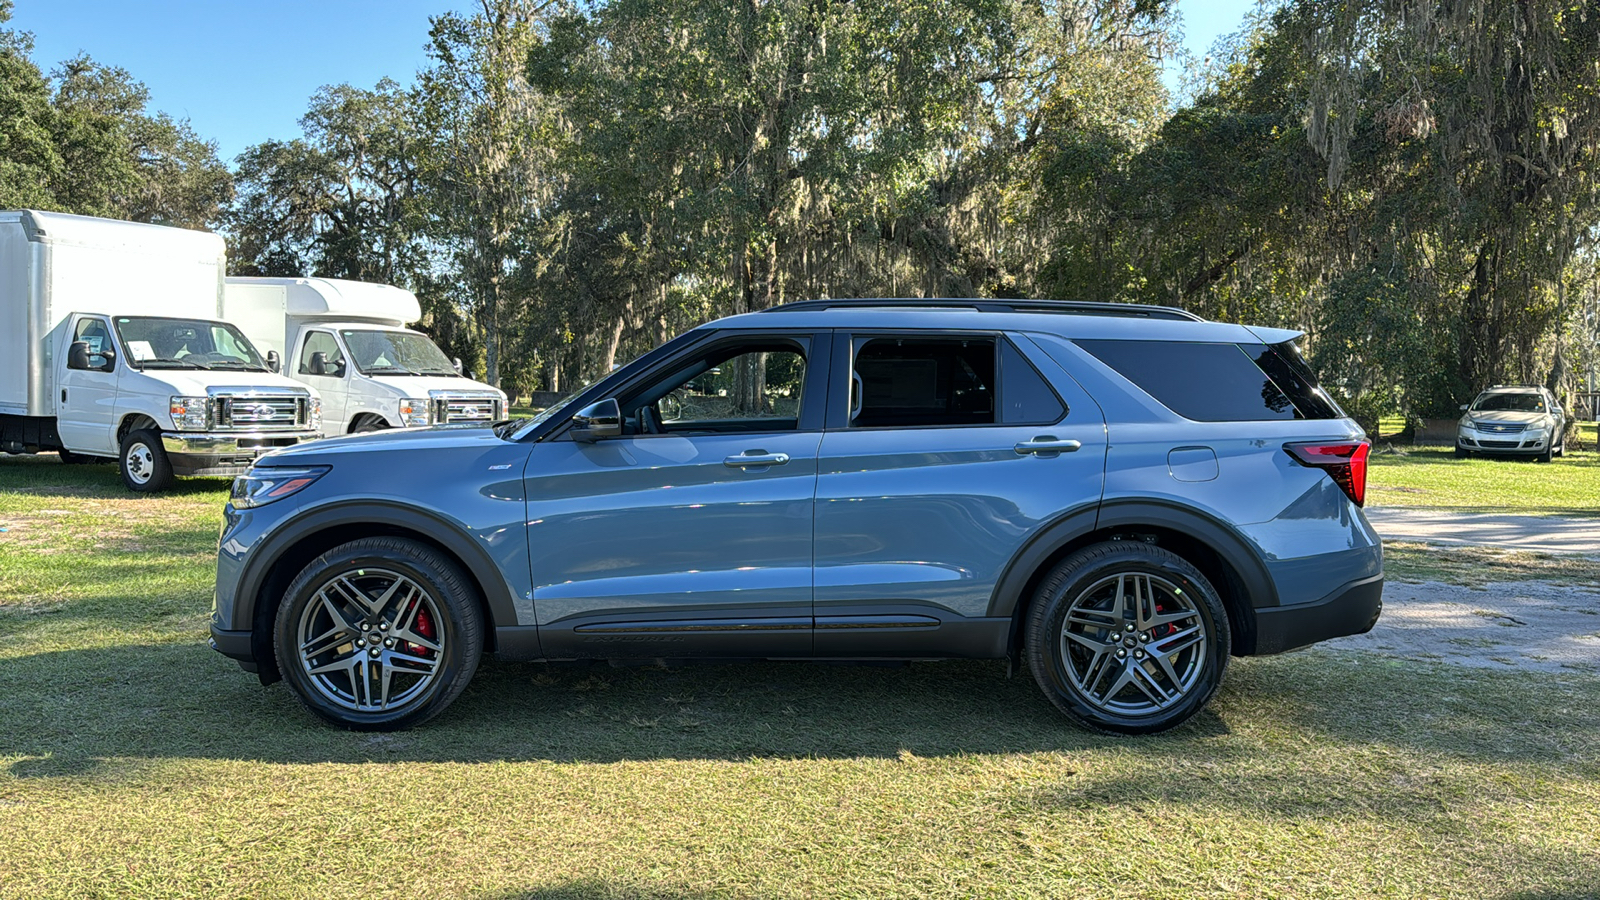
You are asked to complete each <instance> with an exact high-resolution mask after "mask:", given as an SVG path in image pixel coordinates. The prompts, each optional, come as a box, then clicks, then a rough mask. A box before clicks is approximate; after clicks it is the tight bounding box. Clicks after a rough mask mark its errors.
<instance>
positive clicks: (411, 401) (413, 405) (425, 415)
mask: <svg viewBox="0 0 1600 900" xmlns="http://www.w3.org/2000/svg"><path fill="white" fill-rule="evenodd" d="M432 408H433V406H432V404H430V403H429V402H428V401H427V399H426V398H423V397H407V398H405V399H404V400H401V401H400V427H401V428H410V427H413V426H416V425H427V424H430V423H431V421H432V419H433V415H432V413H430V412H429V410H431V409H432Z"/></svg>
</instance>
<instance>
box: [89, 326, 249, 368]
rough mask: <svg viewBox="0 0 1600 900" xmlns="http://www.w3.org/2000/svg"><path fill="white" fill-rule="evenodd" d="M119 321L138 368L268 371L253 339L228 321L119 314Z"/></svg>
mask: <svg viewBox="0 0 1600 900" xmlns="http://www.w3.org/2000/svg"><path fill="white" fill-rule="evenodd" d="M116 324H117V336H118V337H120V338H121V339H122V346H124V347H126V348H127V350H128V356H129V363H130V364H131V365H132V366H133V367H134V368H136V369H248V370H252V371H257V372H265V371H267V367H266V364H264V363H263V362H262V361H261V356H260V354H258V353H256V348H255V347H253V346H251V344H250V339H249V338H247V337H245V336H244V334H243V332H241V331H239V329H237V328H235V327H233V326H232V325H229V324H228V323H227V322H210V321H207V320H205V319H167V318H157V317H154V316H148V317H147V316H119V317H118V318H117V319H116Z"/></svg>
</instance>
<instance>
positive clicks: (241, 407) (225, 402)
mask: <svg viewBox="0 0 1600 900" xmlns="http://www.w3.org/2000/svg"><path fill="white" fill-rule="evenodd" d="M215 402H216V404H217V409H216V422H217V426H218V427H219V428H248V429H251V430H254V431H273V430H280V429H281V430H284V431H290V430H293V429H297V428H304V427H305V426H306V424H307V423H308V422H309V421H310V413H311V411H310V409H308V407H309V405H310V403H309V401H308V400H307V398H305V397H218V398H216V400H215Z"/></svg>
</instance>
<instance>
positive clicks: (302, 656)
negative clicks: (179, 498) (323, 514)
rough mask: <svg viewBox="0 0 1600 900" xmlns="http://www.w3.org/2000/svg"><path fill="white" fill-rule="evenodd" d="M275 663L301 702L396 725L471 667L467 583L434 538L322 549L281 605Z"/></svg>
mask: <svg viewBox="0 0 1600 900" xmlns="http://www.w3.org/2000/svg"><path fill="white" fill-rule="evenodd" d="M276 638H277V655H278V666H279V668H280V669H281V670H282V672H283V674H284V677H285V678H286V679H287V680H288V681H289V683H290V685H291V686H292V687H293V688H294V691H295V694H296V696H297V697H299V699H300V701H301V702H302V703H304V704H305V705H306V707H307V708H308V709H310V710H311V711H312V712H314V713H316V714H317V715H319V716H322V717H323V718H325V719H327V720H329V721H331V722H334V723H336V724H339V725H344V726H346V727H350V728H359V729H383V730H387V729H394V728H405V727H409V726H412V725H416V724H419V723H421V722H423V721H425V720H427V719H429V718H432V717H433V716H435V715H437V714H438V713H439V712H441V711H443V709H444V708H445V707H446V706H448V705H449V704H450V702H451V701H452V700H454V699H455V697H456V696H457V695H458V694H460V692H461V691H462V689H463V688H465V687H466V684H467V681H468V680H470V679H471V677H472V673H473V671H474V670H476V668H477V664H478V657H479V654H480V653H481V651H482V646H483V624H482V614H481V612H480V610H479V608H478V604H477V599H476V597H475V595H474V594H473V592H472V590H471V588H470V582H469V581H468V580H467V578H466V576H465V575H464V574H463V573H462V572H461V570H460V568H459V567H458V566H456V564H455V563H454V562H453V561H451V560H450V559H448V558H447V557H445V556H444V555H443V554H441V553H439V552H438V551H437V550H435V549H433V548H432V547H429V546H427V545H426V544H422V543H419V542H417V541H412V540H405V539H401V538H367V539H363V540H359V541H352V542H350V543H348V544H344V545H342V546H339V547H336V548H334V549H333V550H330V551H328V552H327V553H325V554H323V555H322V556H320V557H318V558H317V559H315V560H313V561H312V562H311V564H310V565H308V566H306V568H305V569H304V570H303V571H302V572H301V573H300V576H299V577H298V578H296V579H295V581H294V583H293V584H291V585H290V586H289V589H288V591H287V592H286V594H285V598H284V602H283V604H282V605H281V606H280V607H279V610H278V617H277V627H276Z"/></svg>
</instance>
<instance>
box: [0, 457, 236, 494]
mask: <svg viewBox="0 0 1600 900" xmlns="http://www.w3.org/2000/svg"><path fill="white" fill-rule="evenodd" d="M230 481H231V479H228V478H221V477H202V478H178V479H176V480H174V481H173V482H172V484H171V485H170V486H169V487H167V488H166V489H165V490H163V491H162V492H161V493H159V494H138V493H135V492H133V491H130V490H128V487H127V485H125V484H123V483H122V473H121V472H119V471H118V469H117V465H116V463H115V461H109V462H105V463H86V464H83V465H75V466H69V465H64V464H63V463H61V462H60V460H58V459H57V458H56V455H55V454H53V453H45V454H40V455H37V456H12V455H9V454H3V453H0V491H17V492H21V493H28V494H42V495H46V496H63V497H67V496H70V497H95V498H100V499H106V500H128V499H135V498H149V499H159V498H163V497H165V498H173V497H192V496H197V495H201V494H214V493H216V492H217V491H223V490H227V488H228V484H229V482H230Z"/></svg>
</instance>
